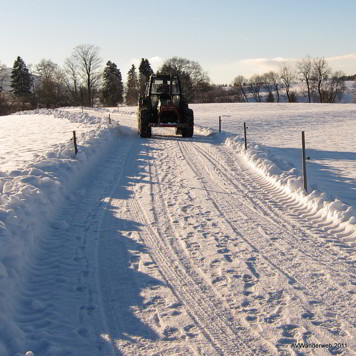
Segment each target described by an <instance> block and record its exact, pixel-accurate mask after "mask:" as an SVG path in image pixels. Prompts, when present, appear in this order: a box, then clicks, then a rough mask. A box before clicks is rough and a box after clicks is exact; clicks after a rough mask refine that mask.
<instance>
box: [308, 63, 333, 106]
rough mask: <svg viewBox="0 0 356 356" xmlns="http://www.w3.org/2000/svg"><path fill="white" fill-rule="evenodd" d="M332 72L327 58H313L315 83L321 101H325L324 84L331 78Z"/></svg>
mask: <svg viewBox="0 0 356 356" xmlns="http://www.w3.org/2000/svg"><path fill="white" fill-rule="evenodd" d="M330 72H331V70H330V68H329V65H328V62H327V61H326V59H325V58H314V59H313V77H312V78H313V84H314V86H315V87H316V90H317V92H318V96H319V101H320V102H321V103H323V102H325V95H324V93H325V90H324V86H325V85H326V83H327V81H328V79H329V75H330Z"/></svg>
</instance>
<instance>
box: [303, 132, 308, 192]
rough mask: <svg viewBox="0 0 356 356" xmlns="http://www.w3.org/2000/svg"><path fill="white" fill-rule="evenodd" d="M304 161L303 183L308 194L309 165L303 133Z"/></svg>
mask: <svg viewBox="0 0 356 356" xmlns="http://www.w3.org/2000/svg"><path fill="white" fill-rule="evenodd" d="M302 159H303V182H304V190H305V191H306V192H307V193H308V177H307V164H306V155H305V134H304V131H302Z"/></svg>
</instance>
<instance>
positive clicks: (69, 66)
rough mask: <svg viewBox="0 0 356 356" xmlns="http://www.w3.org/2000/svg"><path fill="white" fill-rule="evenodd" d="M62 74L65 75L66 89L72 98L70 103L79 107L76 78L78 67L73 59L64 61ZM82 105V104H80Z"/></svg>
mask: <svg viewBox="0 0 356 356" xmlns="http://www.w3.org/2000/svg"><path fill="white" fill-rule="evenodd" d="M64 72H65V74H66V85H67V89H68V91H69V92H70V94H71V96H72V102H73V104H74V105H79V103H80V101H79V86H80V83H79V78H78V66H77V63H76V62H75V61H74V59H73V57H70V58H66V60H65V61H64ZM80 104H81V105H83V104H84V103H80Z"/></svg>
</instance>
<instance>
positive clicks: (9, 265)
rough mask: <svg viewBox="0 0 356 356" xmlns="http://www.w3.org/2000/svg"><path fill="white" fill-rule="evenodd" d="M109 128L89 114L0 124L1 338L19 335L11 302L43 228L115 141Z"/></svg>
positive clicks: (25, 117)
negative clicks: (74, 138) (11, 321)
mask: <svg viewBox="0 0 356 356" xmlns="http://www.w3.org/2000/svg"><path fill="white" fill-rule="evenodd" d="M107 122H108V120H107V119H102V118H98V117H93V116H90V115H88V114H87V113H68V112H65V111H61V110H36V111H30V112H21V113H19V114H18V115H11V116H5V117H2V118H1V126H2V128H3V129H2V130H1V131H2V133H1V134H0V142H1V147H2V149H1V150H0V156H2V157H0V158H1V159H2V160H3V162H2V171H1V172H0V192H2V194H1V195H0V335H3V336H4V337H5V335H6V334H13V333H15V334H16V333H17V330H15V329H14V328H15V327H13V326H12V325H10V324H9V323H10V320H11V319H12V318H11V317H9V316H8V313H11V309H12V302H11V300H12V296H13V295H14V293H16V289H17V288H18V286H19V285H20V283H21V278H22V276H23V275H24V274H25V270H26V265H27V263H28V261H29V259H31V255H32V253H33V252H34V251H35V249H36V247H37V245H38V243H39V241H40V240H41V235H43V232H44V229H45V228H46V224H48V222H51V221H52V218H53V214H54V213H55V211H56V208H57V207H58V206H59V205H60V202H61V201H62V200H63V199H64V198H70V193H71V190H72V189H73V187H75V186H77V185H79V184H80V178H81V177H82V176H83V174H85V170H86V169H87V168H89V167H90V166H92V165H93V164H95V162H96V160H97V159H98V158H99V157H100V156H101V155H102V154H103V151H104V150H105V149H106V148H107V147H108V144H109V143H110V141H111V140H114V139H115V138H116V137H115V136H116V132H117V126H116V125H112V126H111V127H108V124H107ZM4 127H5V128H6V129H4ZM9 127H11V128H12V130H13V131H12V132H10V131H11V130H10V128H9ZM73 130H76V134H77V142H78V149H79V152H78V154H77V155H75V153H74V149H73V141H72V140H71V137H72V131H73ZM36 134H37V136H36ZM9 135H10V136H11V139H12V143H11V144H10V145H9ZM11 145H12V147H11ZM35 146H37V151H36V149H35V148H34V147H35ZM63 224H64V222H63ZM0 353H1V352H0Z"/></svg>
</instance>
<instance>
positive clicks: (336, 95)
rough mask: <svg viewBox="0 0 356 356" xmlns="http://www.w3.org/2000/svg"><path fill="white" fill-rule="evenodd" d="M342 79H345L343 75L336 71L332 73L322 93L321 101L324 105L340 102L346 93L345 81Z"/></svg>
mask: <svg viewBox="0 0 356 356" xmlns="http://www.w3.org/2000/svg"><path fill="white" fill-rule="evenodd" d="M343 78H345V73H343V72H341V71H338V72H335V73H333V74H332V76H331V78H330V79H329V80H328V81H327V82H326V84H325V87H324V91H323V101H324V102H325V103H336V102H338V101H340V100H341V97H342V95H343V94H344V93H345V91H346V85H345V79H343Z"/></svg>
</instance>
